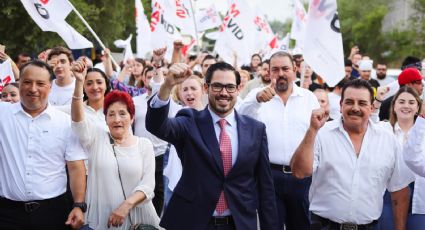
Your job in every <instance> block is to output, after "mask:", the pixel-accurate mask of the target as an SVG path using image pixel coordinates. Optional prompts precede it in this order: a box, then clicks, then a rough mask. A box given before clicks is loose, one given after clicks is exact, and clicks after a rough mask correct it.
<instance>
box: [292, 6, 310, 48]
mask: <svg viewBox="0 0 425 230" xmlns="http://www.w3.org/2000/svg"><path fill="white" fill-rule="evenodd" d="M306 23H307V13H306V11H305V8H304V5H303V4H302V3H301V1H300V0H295V7H294V18H293V21H292V26H291V38H292V39H294V40H296V46H297V47H303V43H304V37H305V30H306Z"/></svg>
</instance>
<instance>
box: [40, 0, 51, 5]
mask: <svg viewBox="0 0 425 230" xmlns="http://www.w3.org/2000/svg"><path fill="white" fill-rule="evenodd" d="M40 2H41V3H43V4H44V5H46V4H47V3H49V0H40Z"/></svg>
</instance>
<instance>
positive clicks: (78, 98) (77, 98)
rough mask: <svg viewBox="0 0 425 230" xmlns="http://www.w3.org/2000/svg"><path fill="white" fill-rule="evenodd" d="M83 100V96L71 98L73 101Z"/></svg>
mask: <svg viewBox="0 0 425 230" xmlns="http://www.w3.org/2000/svg"><path fill="white" fill-rule="evenodd" d="M83 98H84V96H80V97H77V96H72V99H75V100H82V99H83Z"/></svg>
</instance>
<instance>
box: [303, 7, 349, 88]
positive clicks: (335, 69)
mask: <svg viewBox="0 0 425 230" xmlns="http://www.w3.org/2000/svg"><path fill="white" fill-rule="evenodd" d="M312 35H314V36H312ZM304 41H305V45H304V59H305V61H306V62H307V64H309V65H310V66H311V68H312V69H313V70H314V71H315V72H316V73H317V74H319V75H320V76H321V77H322V78H323V79H324V80H325V81H326V83H327V84H328V85H329V86H331V87H332V86H334V85H336V84H337V83H338V82H339V81H340V80H341V79H342V78H344V75H345V72H344V51H343V47H342V36H341V31H340V28H339V19H338V12H337V5H336V0H311V1H310V7H309V11H308V20H307V26H306V36H305V40H304Z"/></svg>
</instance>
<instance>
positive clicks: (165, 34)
mask: <svg viewBox="0 0 425 230" xmlns="http://www.w3.org/2000/svg"><path fill="white" fill-rule="evenodd" d="M173 12H175V11H173V7H172V6H171V5H170V3H169V2H167V1H162V0H153V1H152V15H151V24H150V27H151V32H152V37H151V48H152V49H159V48H164V47H167V53H166V54H165V58H166V59H167V60H171V57H172V52H173V42H174V41H175V40H181V39H182V38H181V35H180V32H179V31H178V30H177V27H176V26H175V25H174V24H172V22H173V21H172V19H173V17H174V16H173V14H174V13H173Z"/></svg>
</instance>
